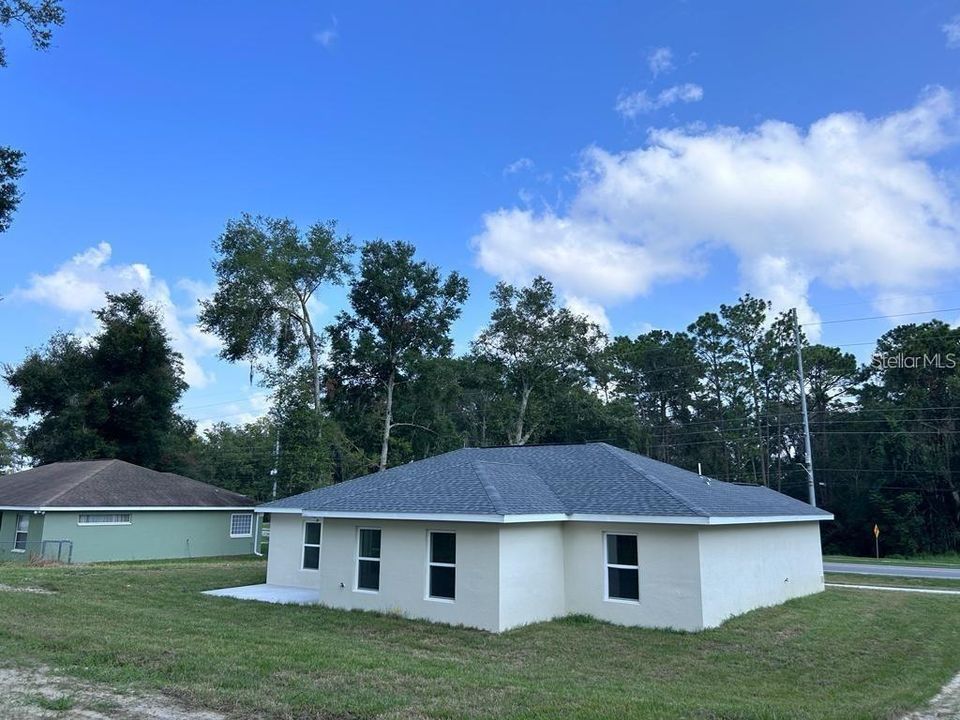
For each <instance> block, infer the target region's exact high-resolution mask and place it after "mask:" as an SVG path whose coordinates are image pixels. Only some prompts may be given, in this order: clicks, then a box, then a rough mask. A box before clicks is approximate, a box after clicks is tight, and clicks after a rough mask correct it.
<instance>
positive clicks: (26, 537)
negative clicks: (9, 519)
mask: <svg viewBox="0 0 960 720" xmlns="http://www.w3.org/2000/svg"><path fill="white" fill-rule="evenodd" d="M20 518H26V520H27V529H26V530H21V529H20ZM21 535H23V547H22V548H18V547H17V545H18V544H19V543H20V536H21ZM29 537H30V514H29V513H17V519H16V522H15V523H14V525H13V550H11V552H15V553H23V552H26V551H27V542H28V541H29Z"/></svg>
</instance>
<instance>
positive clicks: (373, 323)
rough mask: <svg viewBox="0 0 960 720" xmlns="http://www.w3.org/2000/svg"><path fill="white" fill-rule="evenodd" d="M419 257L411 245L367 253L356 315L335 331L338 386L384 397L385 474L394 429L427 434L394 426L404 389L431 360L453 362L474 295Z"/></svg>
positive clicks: (354, 296) (378, 246) (374, 245)
mask: <svg viewBox="0 0 960 720" xmlns="http://www.w3.org/2000/svg"><path fill="white" fill-rule="evenodd" d="M415 252H416V249H415V248H414V246H413V245H411V244H409V243H405V242H394V243H388V242H384V241H383V240H376V241H374V242H369V243H367V244H366V245H364V247H363V250H362V251H361V255H360V271H359V275H358V277H357V278H356V279H355V280H354V282H353V284H352V285H351V287H350V311H348V312H346V311H345V312H341V313H340V314H339V315H338V316H337V322H336V323H335V324H334V325H331V326H330V327H329V329H328V330H329V332H330V337H331V353H330V359H331V381H332V382H333V383H334V384H335V385H338V386H339V385H351V384H352V385H360V386H361V387H366V388H368V389H369V390H370V391H371V392H372V393H373V394H374V395H375V396H377V397H379V396H380V394H381V393H382V399H383V421H382V423H381V428H382V430H381V437H380V461H379V465H378V467H379V468H380V470H383V469H385V468H386V467H387V458H388V454H389V451H390V435H391V433H392V431H393V429H394V428H397V427H402V426H409V427H420V428H425V427H426V426H421V425H420V424H419V423H413V422H396V421H394V419H393V409H394V391H395V389H396V387H397V385H398V383H401V382H404V381H406V380H408V379H409V377H408V376H409V375H410V374H411V373H412V371H413V370H414V368H415V367H416V365H417V363H418V362H420V361H422V360H424V359H425V358H430V357H445V356H447V355H449V353H450V351H451V349H452V348H453V341H452V340H451V338H450V326H451V324H452V323H453V321H454V320H456V319H457V318H458V317H460V312H461V308H462V306H463V303H464V302H465V301H466V299H467V295H468V285H467V280H466V278H464V277H462V276H461V275H460V274H459V273H456V272H452V273H450V274H449V275H448V276H447V277H446V278H442V277H441V276H440V271H439V269H438V268H436V267H435V266H433V265H428V264H427V263H426V262H423V261H416V260H414V254H415Z"/></svg>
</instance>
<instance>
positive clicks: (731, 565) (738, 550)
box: [699, 522, 823, 627]
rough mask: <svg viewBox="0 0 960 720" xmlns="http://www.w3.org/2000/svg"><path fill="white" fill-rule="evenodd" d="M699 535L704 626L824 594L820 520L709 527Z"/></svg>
mask: <svg viewBox="0 0 960 720" xmlns="http://www.w3.org/2000/svg"><path fill="white" fill-rule="evenodd" d="M699 536H700V578H701V582H702V584H703V624H704V627H716V626H717V625H719V624H720V623H722V622H723V621H724V620H726V619H727V618H729V617H732V616H734V615H740V614H741V613H745V612H747V611H749V610H753V609H755V608H759V607H766V606H769V605H777V604H779V603H782V602H784V601H786V600H789V599H790V598H795V597H801V596H803V595H811V594H813V593H817V592H820V591H822V590H823V559H822V556H821V550H820V523H818V522H795V523H771V524H758V525H727V526H714V527H705V528H702V529H701V530H700V531H699Z"/></svg>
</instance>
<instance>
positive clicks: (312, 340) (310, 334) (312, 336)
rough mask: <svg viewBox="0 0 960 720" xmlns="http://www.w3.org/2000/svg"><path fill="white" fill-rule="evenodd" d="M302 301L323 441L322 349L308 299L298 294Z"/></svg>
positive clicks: (318, 437) (314, 404) (304, 329)
mask: <svg viewBox="0 0 960 720" xmlns="http://www.w3.org/2000/svg"><path fill="white" fill-rule="evenodd" d="M297 298H298V300H299V301H300V312H301V313H302V314H303V315H302V318H301V320H300V325H301V328H302V330H303V334H304V335H305V336H306V340H307V347H308V348H309V349H310V368H311V370H312V371H313V411H314V413H315V414H316V416H317V440H318V441H320V440H322V439H323V422H322V415H321V410H320V348H318V347H317V334H316V333H315V332H314V330H313V321H312V320H311V319H310V311H309V310H307V297H306V296H305V295H303V294H301V293H299V292H298V293H297Z"/></svg>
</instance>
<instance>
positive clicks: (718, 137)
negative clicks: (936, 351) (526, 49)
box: [473, 88, 960, 321]
mask: <svg viewBox="0 0 960 720" xmlns="http://www.w3.org/2000/svg"><path fill="white" fill-rule="evenodd" d="M956 129H957V117H956V110H955V101H954V97H953V95H952V94H951V93H950V92H948V91H946V90H944V89H942V88H933V89H930V90H929V91H927V92H925V93H924V95H923V96H922V97H921V98H920V100H919V101H918V102H917V104H916V105H915V106H914V107H912V108H910V109H907V110H904V111H901V112H896V113H893V114H891V115H887V116H885V117H880V118H876V119H869V118H866V117H864V116H863V115H860V114H858V113H853V112H846V113H837V114H833V115H829V116H827V117H824V118H822V119H820V120H818V121H816V122H815V123H813V124H812V125H811V126H810V127H809V128H806V129H804V128H799V127H796V126H794V125H791V124H789V123H785V122H779V121H768V122H764V123H762V124H761V125H759V126H758V127H756V128H754V129H752V130H741V129H739V128H725V127H721V128H713V129H704V128H674V129H661V130H654V131H651V132H650V134H649V136H648V140H647V142H646V144H645V145H643V146H641V147H639V148H637V149H634V150H630V151H626V152H620V153H613V152H608V151H606V150H603V149H601V148H596V147H594V148H589V149H588V150H586V151H585V152H584V154H583V168H582V170H581V172H580V175H579V186H578V188H577V192H576V195H575V197H574V198H573V200H572V201H571V202H570V203H569V204H568V205H567V206H566V207H565V208H564V209H563V210H552V209H547V210H544V211H543V212H541V213H534V212H532V211H530V210H529V209H518V208H512V209H504V208H501V209H499V210H496V211H493V212H490V213H488V214H486V215H485V216H484V229H483V232H481V233H480V234H479V235H478V236H476V237H475V238H474V239H473V246H474V248H475V251H476V253H477V258H478V262H479V264H480V266H481V267H482V268H483V269H485V270H486V271H488V272H490V273H491V274H493V275H496V276H497V277H500V278H502V279H505V280H508V281H511V282H522V281H527V280H529V278H530V277H532V276H533V275H536V274H538V273H542V274H543V275H545V276H546V277H548V278H550V279H551V280H553V281H554V282H555V283H556V284H557V286H558V289H559V290H560V291H561V292H562V293H564V294H566V295H570V296H575V297H577V298H580V299H582V300H584V301H593V302H599V303H602V304H606V305H609V304H612V303H617V302H622V301H626V300H629V299H632V298H635V297H637V296H639V295H642V294H645V293H647V292H649V291H650V290H651V288H652V287H653V286H654V285H655V284H657V283H662V282H665V281H673V280H678V279H682V278H688V277H691V276H695V275H700V274H702V273H704V272H705V271H706V270H707V269H708V267H709V260H710V257H711V254H712V253H713V252H714V251H716V250H725V251H729V252H732V253H733V254H734V255H735V256H736V257H737V258H738V261H739V268H740V270H739V282H740V285H741V289H743V290H748V291H750V292H753V293H755V294H757V295H760V296H764V297H768V298H771V299H772V300H774V301H775V303H776V304H777V306H778V308H782V307H787V306H789V305H797V306H799V308H800V312H801V317H802V318H804V317H805V318H806V319H807V320H808V321H811V320H813V319H815V317H816V313H815V312H814V310H813V309H812V308H811V307H810V305H809V302H808V301H807V295H808V291H809V288H810V285H811V284H812V283H815V282H820V283H824V284H827V285H829V286H832V287H835V288H853V289H857V290H860V291H862V292H865V293H868V294H871V295H874V296H875V297H876V296H878V295H880V294H883V295H889V294H890V293H891V292H893V293H903V292H905V291H907V292H909V291H912V292H914V293H917V292H921V293H923V292H928V291H929V289H930V288H932V287H935V286H937V285H938V284H941V283H943V282H949V281H950V280H951V279H952V278H953V277H955V274H956V272H957V271H958V270H960V204H958V201H957V197H956V196H955V194H954V192H953V191H952V189H951V187H950V185H949V183H948V182H947V180H946V179H945V178H944V177H942V176H941V175H940V174H939V173H938V172H937V171H936V170H935V169H934V168H933V166H932V165H931V162H930V161H931V160H932V159H933V158H934V156H936V155H937V153H938V152H940V151H941V150H943V149H945V148H946V147H948V146H950V145H952V144H953V143H954V141H955V138H956Z"/></svg>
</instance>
